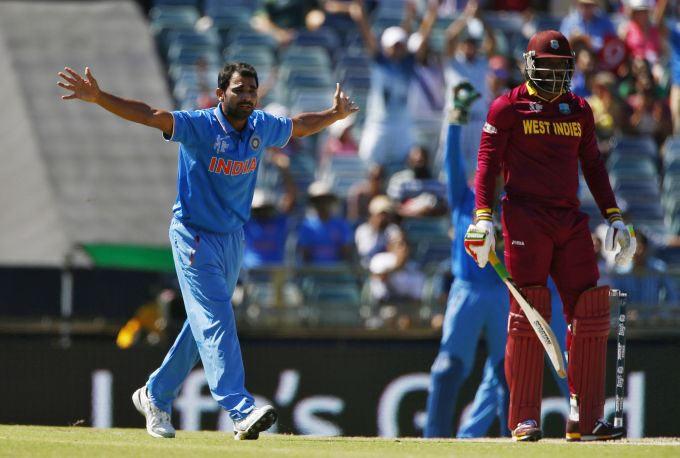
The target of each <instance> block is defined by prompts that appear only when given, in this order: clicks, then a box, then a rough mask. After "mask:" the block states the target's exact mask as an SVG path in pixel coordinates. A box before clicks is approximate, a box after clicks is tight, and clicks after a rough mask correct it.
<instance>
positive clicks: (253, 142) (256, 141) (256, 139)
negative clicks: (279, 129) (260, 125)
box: [250, 134, 262, 149]
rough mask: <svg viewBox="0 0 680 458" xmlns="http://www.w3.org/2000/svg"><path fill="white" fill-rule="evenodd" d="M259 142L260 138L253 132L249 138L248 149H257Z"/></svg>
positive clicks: (260, 141) (260, 142)
mask: <svg viewBox="0 0 680 458" xmlns="http://www.w3.org/2000/svg"><path fill="white" fill-rule="evenodd" d="M261 144H262V140H260V137H258V136H257V135H255V134H253V136H252V137H251V138H250V149H258V148H259V147H260V145H261Z"/></svg>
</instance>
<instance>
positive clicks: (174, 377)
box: [57, 63, 359, 440]
mask: <svg viewBox="0 0 680 458" xmlns="http://www.w3.org/2000/svg"><path fill="white" fill-rule="evenodd" d="M58 75H59V76H60V77H61V78H62V80H61V81H59V82H58V83H57V84H58V85H59V86H60V87H62V88H64V89H66V90H67V91H69V93H68V94H66V95H64V96H62V98H63V99H65V100H70V99H80V100H82V101H85V102H90V103H94V104H96V105H99V106H100V107H102V108H104V109H105V110H108V111H110V112H111V113H113V114H115V115H117V116H119V117H121V118H123V119H126V120H128V121H132V122H136V123H139V124H144V125H146V126H149V127H153V128H156V129H158V130H160V131H161V132H162V133H163V138H165V140H168V141H173V142H177V143H179V158H178V159H179V164H178V173H177V199H176V201H175V204H174V206H173V208H172V213H173V216H172V220H171V222H170V243H171V248H172V253H173V257H174V260H175V269H176V271H177V277H178V278H179V284H180V288H181V290H182V296H183V298H184V304H185V308H186V313H187V320H186V321H185V323H184V326H183V327H182V330H181V331H180V333H179V335H178V336H177V339H176V340H175V343H174V344H173V346H172V348H170V351H169V352H168V354H167V356H166V357H165V360H164V361H163V363H162V364H161V366H160V368H158V369H157V370H156V371H155V372H154V373H153V374H151V376H150V377H149V380H148V381H147V383H146V385H145V386H143V387H142V388H140V389H138V390H137V391H135V393H134V394H133V396H132V400H133V403H134V405H135V407H136V408H137V410H138V411H139V412H140V413H141V414H142V415H144V416H145V417H146V430H147V432H148V433H149V434H150V435H151V436H154V437H166V438H169V437H174V436H175V429H174V428H173V426H172V423H171V421H170V413H171V409H172V402H173V400H174V399H175V398H176V396H177V394H178V392H179V389H180V387H181V385H182V383H183V382H184V379H185V378H186V377H187V375H188V374H189V372H190V371H191V370H192V369H193V368H194V366H195V365H196V363H197V362H198V361H199V359H200V360H201V361H202V362H203V368H204V370H205V375H206V378H207V381H208V386H209V387H210V392H211V393H212V396H213V398H214V399H215V401H217V403H218V404H219V405H220V407H222V408H223V409H225V410H227V411H228V412H229V416H230V417H231V419H232V420H233V422H234V438H235V439H239V440H240V439H257V438H258V436H259V433H260V432H262V431H265V430H267V429H268V428H269V427H271V425H273V424H274V422H275V421H276V417H277V414H276V411H275V410H274V408H273V407H272V406H263V407H259V408H257V407H255V404H254V400H253V397H252V396H251V394H250V393H249V392H248V391H247V390H246V388H245V375H244V369H243V362H242V359H241V349H240V346H239V341H238V336H237V335H236V323H235V321H234V312H233V310H232V304H231V296H232V293H233V292H234V288H235V286H236V280H237V278H238V275H239V270H240V268H241V261H242V257H243V244H244V236H243V225H244V223H245V222H246V221H247V220H248V218H249V217H250V208H251V202H252V200H253V193H254V191H255V181H256V177H257V169H258V166H259V164H260V161H261V159H262V155H263V153H264V151H265V150H266V149H267V148H269V147H272V146H273V147H283V146H284V145H286V143H288V141H289V139H290V138H291V136H294V137H304V136H307V135H312V134H314V133H317V132H319V131H320V130H322V129H324V128H326V127H328V126H329V125H331V124H333V123H334V122H335V121H338V120H340V119H343V118H346V117H347V116H349V115H350V114H351V113H353V112H355V111H358V109H359V108H358V107H357V105H356V104H355V103H354V102H353V101H351V100H350V99H349V97H347V96H346V95H345V94H344V92H342V91H341V89H340V85H339V84H338V85H336V90H335V96H334V99H333V105H332V107H331V108H330V109H328V110H325V111H322V112H318V113H302V114H299V115H297V116H294V117H293V118H292V119H290V118H286V117H277V116H273V115H271V114H268V113H265V112H264V111H261V110H256V109H255V107H256V106H257V102H258V98H257V90H258V85H259V83H258V78H257V72H256V71H255V69H254V68H253V67H252V66H250V65H248V64H246V63H227V64H226V65H225V66H224V68H223V69H222V71H221V72H220V74H219V76H218V81H217V89H216V90H215V93H216V95H217V99H218V100H219V103H218V105H217V107H215V108H210V109H206V110H196V111H172V112H169V111H164V110H159V109H155V108H152V107H150V106H148V105H147V104H145V103H143V102H139V101H136V100H127V99H123V98H121V97H118V96H115V95H113V94H110V93H107V92H105V91H103V90H102V89H100V88H99V84H98V83H97V80H96V79H95V78H94V76H93V75H92V72H91V71H90V69H89V68H86V69H85V77H83V76H81V75H80V74H79V73H78V72H76V71H75V70H73V69H71V68H68V67H67V68H65V69H64V71H63V72H59V73H58Z"/></svg>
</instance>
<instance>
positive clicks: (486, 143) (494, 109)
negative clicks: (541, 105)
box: [475, 95, 515, 213]
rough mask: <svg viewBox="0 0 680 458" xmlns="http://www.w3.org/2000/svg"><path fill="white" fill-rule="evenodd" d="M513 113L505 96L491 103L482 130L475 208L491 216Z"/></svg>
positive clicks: (510, 104)
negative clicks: (497, 178)
mask: <svg viewBox="0 0 680 458" xmlns="http://www.w3.org/2000/svg"><path fill="white" fill-rule="evenodd" d="M514 116H515V115H514V110H513V107H512V103H511V102H510V99H509V98H508V97H507V95H502V96H500V97H498V98H497V99H496V100H494V101H493V103H492V104H491V108H489V114H488V115H487V117H486V122H485V123H484V127H483V128H482V139H481V141H480V143H479V152H478V153H477V173H476V174H475V208H476V209H477V210H485V209H488V212H489V213H491V208H492V206H493V200H494V193H495V191H496V189H495V188H496V177H497V176H498V174H499V173H500V172H501V167H502V164H503V156H504V155H505V149H506V147H507V145H508V141H509V139H510V133H511V129H512V123H513V120H514Z"/></svg>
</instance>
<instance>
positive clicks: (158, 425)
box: [132, 386, 175, 438]
mask: <svg viewBox="0 0 680 458" xmlns="http://www.w3.org/2000/svg"><path fill="white" fill-rule="evenodd" d="M132 403H133V404H134V405H135V408H136V409H137V411H138V412H139V413H141V414H142V415H144V417H146V432H147V433H149V434H150V435H152V436H153V437H166V438H172V437H175V428H173V427H172V423H171V422H170V414H168V413H167V412H166V411H164V410H161V409H159V408H158V407H156V405H155V404H154V403H153V402H152V401H151V399H149V396H148V395H147V393H146V386H143V387H141V388H140V389H138V390H137V391H135V392H134V393H133V394H132Z"/></svg>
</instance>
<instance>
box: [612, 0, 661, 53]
mask: <svg viewBox="0 0 680 458" xmlns="http://www.w3.org/2000/svg"><path fill="white" fill-rule="evenodd" d="M665 4H666V2H665V1H662V2H660V5H664V7H662V8H659V9H658V10H657V11H656V12H655V14H654V18H652V17H650V13H651V10H652V8H653V6H652V3H651V0H630V1H629V2H628V6H627V8H626V13H627V16H628V20H627V21H626V22H625V23H624V24H622V26H621V28H620V30H619V35H620V36H621V38H622V39H623V41H624V42H625V43H626V46H627V48H628V51H629V52H630V53H631V55H632V56H633V57H636V58H642V59H646V60H647V61H648V62H649V63H650V64H652V65H653V64H655V63H657V62H658V60H659V57H661V52H662V49H661V31H660V27H661V26H662V25H663V10H664V9H665Z"/></svg>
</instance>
